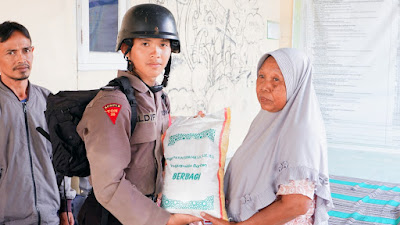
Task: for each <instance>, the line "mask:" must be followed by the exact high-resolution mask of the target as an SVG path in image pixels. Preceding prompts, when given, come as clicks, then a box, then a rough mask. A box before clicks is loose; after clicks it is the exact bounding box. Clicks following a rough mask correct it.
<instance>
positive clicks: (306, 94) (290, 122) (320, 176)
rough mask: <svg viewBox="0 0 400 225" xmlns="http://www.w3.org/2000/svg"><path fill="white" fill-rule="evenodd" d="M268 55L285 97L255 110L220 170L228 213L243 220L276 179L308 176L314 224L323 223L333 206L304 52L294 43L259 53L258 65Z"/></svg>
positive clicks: (272, 190)
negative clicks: (276, 106)
mask: <svg viewBox="0 0 400 225" xmlns="http://www.w3.org/2000/svg"><path fill="white" fill-rule="evenodd" d="M270 56H272V57H274V59H275V60H276V62H277V63H278V66H279V68H280V70H281V72H282V74H283V77H284V80H285V84H286V93H287V102H286V105H285V106H284V108H283V109H282V110H281V111H279V112H275V113H271V112H268V111H265V110H262V109H261V110H260V112H259V113H258V115H257V116H256V118H255V119H254V120H253V122H252V124H251V126H250V128H249V132H248V133H247V136H246V137H245V139H244V141H243V143H242V145H241V146H240V147H239V149H238V150H237V151H236V153H235V154H234V156H233V158H232V160H231V161H230V163H229V166H228V169H227V172H226V175H225V189H226V190H225V193H226V198H227V200H228V205H227V209H228V214H229V216H230V217H232V218H233V220H234V221H244V220H247V219H248V218H250V217H251V216H252V215H253V214H255V213H256V212H258V211H259V210H260V209H262V208H264V207H266V206H268V205H270V204H271V203H273V202H274V201H275V200H276V193H277V191H278V189H279V185H281V184H288V183H289V181H290V180H305V179H308V180H309V181H311V182H314V184H315V186H316V188H315V194H316V209H315V213H314V224H328V218H329V217H328V214H327V211H328V210H329V209H330V208H331V207H332V206H333V205H332V199H331V194H330V188H329V176H328V162H327V149H326V134H325V127H324V122H323V119H322V116H321V111H320V107H319V103H318V100H317V96H316V94H315V91H314V87H313V84H312V65H311V63H310V60H309V58H308V57H307V56H306V55H305V54H304V53H302V52H300V51H299V50H296V49H289V48H285V49H278V50H276V51H273V52H270V53H267V54H265V55H263V56H262V57H261V59H260V61H259V63H258V67H257V73H258V70H259V69H260V68H261V66H262V64H263V63H264V61H265V60H266V59H267V58H268V57H270Z"/></svg>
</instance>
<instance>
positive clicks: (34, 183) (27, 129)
mask: <svg viewBox="0 0 400 225" xmlns="http://www.w3.org/2000/svg"><path fill="white" fill-rule="evenodd" d="M22 106H23V109H24V116H25V129H26V139H27V144H28V152H29V159H30V166H31V175H32V182H33V196H34V200H35V208H36V211H37V214H38V225H40V222H41V221H40V220H41V218H40V211H39V208H38V206H37V195H36V182H35V175H34V174H33V160H32V152H31V145H30V142H29V128H28V115H27V113H26V102H23V103H22Z"/></svg>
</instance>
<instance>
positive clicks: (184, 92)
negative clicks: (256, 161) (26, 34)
mask: <svg viewBox="0 0 400 225" xmlns="http://www.w3.org/2000/svg"><path fill="white" fill-rule="evenodd" d="M142 2H149V1H135V0H134V1H132V2H131V4H138V3H142ZM150 2H153V3H156V1H150ZM163 4H164V6H166V7H167V8H169V9H170V10H171V11H172V13H173V14H174V16H175V18H176V20H177V24H178V30H179V35H180V38H181V43H182V52H181V53H180V54H179V55H178V54H175V55H174V56H173V57H174V58H173V66H172V71H171V78H170V82H169V86H168V88H167V89H166V91H167V92H168V93H169V95H170V97H171V101H172V104H173V105H172V113H173V114H174V115H193V114H196V113H197V111H198V110H203V111H206V112H214V111H216V110H219V109H221V108H223V107H231V108H232V121H233V122H232V129H231V137H232V138H231V144H230V149H231V150H230V152H231V153H230V154H233V151H234V149H236V148H237V147H238V145H239V144H240V143H241V140H242V139H243V137H244V135H245V133H246V130H247V127H248V126H249V124H250V122H251V120H252V118H254V116H255V114H256V113H257V112H258V110H259V106H258V103H257V101H256V97H255V89H254V88H255V84H254V80H255V75H254V73H255V65H256V63H257V60H258V58H259V56H260V55H262V54H263V53H265V52H267V51H270V50H274V49H277V48H279V47H282V46H285V45H286V46H289V44H290V41H289V40H290V35H291V33H290V30H291V19H290V18H289V17H287V18H284V19H282V21H284V23H283V24H281V27H280V29H281V31H282V33H283V34H284V37H285V42H284V43H281V42H280V41H279V40H272V39H267V20H268V21H273V22H278V23H279V22H280V20H281V15H280V14H282V15H284V16H285V17H286V16H287V15H290V14H291V1H289V0H284V1H275V0H268V1H265V0H251V1H242V0H230V1H227V0H219V1H215V0H209V1H204V0H203V1H199V0H197V1H186V3H183V2H181V3H177V2H176V1H168V0H166V1H163ZM76 10H77V9H76V1H72V0H69V1H60V0H57V1H53V0H42V1H30V0H15V1H4V0H2V2H1V8H0V21H5V20H15V21H17V22H20V23H21V24H23V25H25V26H26V27H27V28H28V30H29V31H30V33H31V36H32V40H33V45H34V46H35V51H34V63H33V70H32V74H31V77H30V80H31V81H32V82H33V83H36V84H39V85H42V86H44V87H47V88H48V89H50V90H51V91H52V92H57V91H59V90H76V89H92V88H98V87H100V86H103V85H104V84H105V83H106V82H107V81H108V80H110V79H112V78H113V77H114V76H115V72H116V71H78V70H77V28H76V26H77V25H76V24H77V20H76V15H77V12H76ZM191 13H199V16H200V17H199V18H197V19H196V18H194V17H191V15H192V14H191ZM194 24H197V25H198V27H197V28H195V27H194ZM288 31H289V32H288ZM196 32H197V33H196ZM224 34H225V35H224ZM199 37H201V38H199ZM196 38H197V39H196ZM204 56H206V57H204Z"/></svg>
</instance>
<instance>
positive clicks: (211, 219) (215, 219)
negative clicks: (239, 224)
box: [200, 212, 236, 225]
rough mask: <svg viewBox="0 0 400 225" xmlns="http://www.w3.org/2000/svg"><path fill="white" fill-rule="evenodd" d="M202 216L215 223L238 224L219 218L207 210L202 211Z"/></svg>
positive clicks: (224, 224) (219, 224) (223, 224)
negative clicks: (206, 211)
mask: <svg viewBox="0 0 400 225" xmlns="http://www.w3.org/2000/svg"><path fill="white" fill-rule="evenodd" d="M200 215H201V217H203V218H204V219H205V220H208V221H210V222H211V223H212V224H213V225H231V224H236V223H234V222H228V221H226V220H223V219H219V218H216V217H213V216H211V215H209V214H207V213H205V212H202V213H200Z"/></svg>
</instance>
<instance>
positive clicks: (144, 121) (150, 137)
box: [131, 113, 158, 144]
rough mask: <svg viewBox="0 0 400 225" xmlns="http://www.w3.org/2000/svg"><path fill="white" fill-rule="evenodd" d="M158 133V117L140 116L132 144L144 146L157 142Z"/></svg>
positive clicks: (153, 115)
mask: <svg viewBox="0 0 400 225" xmlns="http://www.w3.org/2000/svg"><path fill="white" fill-rule="evenodd" d="M157 133H158V132H157V124H156V115H155V114H151V113H150V114H138V118H137V121H136V127H135V131H134V132H133V134H132V138H131V142H132V143H133V144H142V143H146V142H152V141H155V140H156V138H157Z"/></svg>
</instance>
